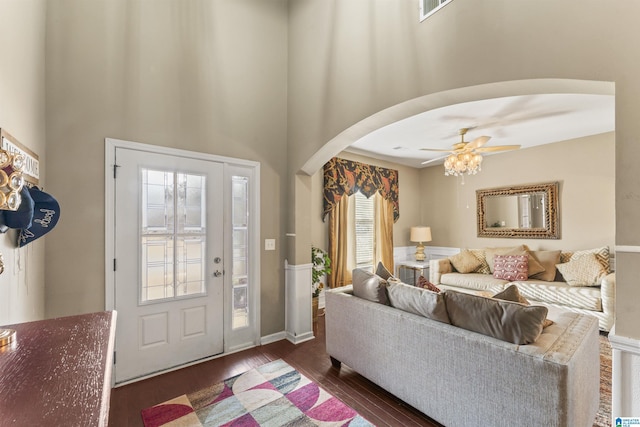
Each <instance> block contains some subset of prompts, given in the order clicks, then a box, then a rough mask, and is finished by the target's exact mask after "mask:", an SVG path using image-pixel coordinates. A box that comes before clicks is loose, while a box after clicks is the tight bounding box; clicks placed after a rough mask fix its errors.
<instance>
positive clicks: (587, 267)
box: [556, 252, 607, 286]
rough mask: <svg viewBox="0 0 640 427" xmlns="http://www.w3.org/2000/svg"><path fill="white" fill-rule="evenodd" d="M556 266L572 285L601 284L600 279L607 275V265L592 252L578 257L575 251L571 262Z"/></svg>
mask: <svg viewBox="0 0 640 427" xmlns="http://www.w3.org/2000/svg"><path fill="white" fill-rule="evenodd" d="M556 267H557V268H558V270H559V271H560V273H561V274H562V277H564V280H565V281H566V282H567V284H569V285H570V286H599V285H600V282H599V281H600V279H601V278H603V277H604V276H606V275H607V271H606V269H605V267H603V266H602V264H601V263H600V262H599V261H598V258H597V257H596V255H595V254H594V253H592V252H588V253H586V254H582V255H579V256H577V257H576V254H575V253H574V254H573V256H572V257H571V260H570V261H569V262H567V263H564V264H558V265H557V266H556Z"/></svg>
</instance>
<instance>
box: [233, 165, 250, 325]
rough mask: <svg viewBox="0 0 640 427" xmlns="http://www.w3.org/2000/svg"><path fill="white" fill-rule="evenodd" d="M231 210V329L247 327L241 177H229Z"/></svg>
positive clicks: (245, 193)
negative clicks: (230, 182)
mask: <svg viewBox="0 0 640 427" xmlns="http://www.w3.org/2000/svg"><path fill="white" fill-rule="evenodd" d="M231 181H232V185H231V192H232V195H231V203H232V205H231V210H232V214H231V217H232V221H233V224H232V225H233V243H232V244H233V259H232V261H231V262H232V266H231V274H232V276H231V283H232V286H233V302H232V304H233V317H232V321H231V328H232V329H237V328H243V327H247V326H249V292H248V286H249V281H248V278H249V274H248V273H249V271H248V259H249V257H248V254H249V251H248V239H249V227H248V224H249V210H248V206H249V179H248V178H247V177H243V176H234V177H232V180H231Z"/></svg>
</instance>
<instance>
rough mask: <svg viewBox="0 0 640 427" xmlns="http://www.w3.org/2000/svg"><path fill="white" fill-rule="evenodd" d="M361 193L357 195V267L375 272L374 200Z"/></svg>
mask: <svg viewBox="0 0 640 427" xmlns="http://www.w3.org/2000/svg"><path fill="white" fill-rule="evenodd" d="M374 197H375V196H371V197H370V198H367V197H366V196H364V195H363V194H362V193H360V192H359V191H358V192H357V193H356V194H355V199H356V209H355V234H356V236H355V242H356V266H357V267H358V268H366V269H370V270H373V251H374V245H375V237H374V236H375V234H374V233H375V230H374V225H375V222H374V209H373V199H374Z"/></svg>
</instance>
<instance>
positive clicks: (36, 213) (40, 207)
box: [18, 187, 60, 247]
mask: <svg viewBox="0 0 640 427" xmlns="http://www.w3.org/2000/svg"><path fill="white" fill-rule="evenodd" d="M29 195H30V196H31V198H32V199H33V204H34V206H33V221H32V223H31V226H30V227H27V228H23V229H22V230H20V234H19V235H18V245H19V246H20V247H22V246H24V245H26V244H27V243H31V242H33V241H34V240H36V239H37V238H39V237H42V236H44V235H45V234H46V233H48V232H49V231H51V230H52V229H53V227H55V226H56V224H57V223H58V219H60V205H59V204H58V202H57V201H56V199H54V198H53V196H51V195H50V194H47V193H45V192H44V191H42V190H40V189H38V188H37V187H32V188H29Z"/></svg>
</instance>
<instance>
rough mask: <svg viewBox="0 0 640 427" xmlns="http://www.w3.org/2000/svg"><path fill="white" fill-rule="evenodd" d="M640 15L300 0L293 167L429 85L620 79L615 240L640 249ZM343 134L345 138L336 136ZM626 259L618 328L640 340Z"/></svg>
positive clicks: (293, 51)
mask: <svg viewBox="0 0 640 427" xmlns="http://www.w3.org/2000/svg"><path fill="white" fill-rule="evenodd" d="M638 15H640V2H634V1H629V0H625V1H621V2H617V3H616V7H610V8H602V5H601V2H598V1H596V0H563V1H561V2H550V1H546V2H542V3H541V2H514V1H508V0H487V1H482V2H478V1H473V0H455V1H453V2H451V3H450V4H449V5H447V6H446V7H444V8H443V9H441V10H440V11H439V12H438V13H436V14H435V15H433V16H432V17H430V18H428V19H427V20H425V21H424V22H421V23H420V22H418V19H417V16H418V9H417V5H416V2H415V1H413V0H401V1H395V2H389V1H386V0H366V1H365V0H354V1H349V2H346V1H345V2H328V1H321V0H298V1H295V2H291V4H290V25H289V31H290V35H289V40H290V50H289V57H290V64H289V81H290V86H289V100H290V102H289V116H288V128H289V141H288V144H289V156H290V173H291V171H294V172H295V171H298V170H300V168H302V167H303V166H304V165H305V162H307V161H308V160H309V159H311V158H312V157H313V156H314V155H315V154H316V153H318V155H319V161H318V162H317V163H319V164H322V163H323V161H326V159H329V158H331V156H333V155H336V154H337V153H339V152H341V151H342V150H343V149H344V147H345V146H346V145H348V143H349V136H350V134H351V133H352V132H350V131H351V130H352V129H354V127H357V126H358V124H359V123H361V121H363V120H364V119H366V118H367V117H370V116H372V115H374V114H376V113H379V112H381V111H386V109H387V108H390V107H392V106H395V105H397V104H399V103H402V102H405V101H408V100H411V99H415V98H419V97H422V96H425V95H429V94H439V93H444V91H447V90H453V89H458V88H466V87H470V86H476V85H483V84H491V83H498V82H509V81H519V80H531V79H548V78H555V79H579V80H594V81H607V82H614V83H615V93H616V134H615V138H616V143H615V147H616V148H615V150H616V186H615V188H616V190H615V209H616V241H615V243H616V244H617V245H628V246H631V247H638V246H640V226H638V225H637V218H638V216H639V214H640V195H639V194H640V193H639V192H638V190H637V188H639V187H640V186H639V185H638V184H639V183H640V173H639V172H638V169H637V168H636V167H635V163H637V160H638V159H639V158H640V144H638V143H637V139H638V135H640V122H639V121H638V120H637V112H638V111H640V98H639V97H638V96H637V94H638V93H640V79H638V78H637V76H638V75H640V57H638V56H637V55H629V52H633V51H635V49H636V46H637V44H638V42H639V41H640V29H638V27H637V25H636V22H635V20H636V18H635V17H637V16H638ZM569 17H570V18H569ZM311 29H312V30H313V31H311ZM531 87H534V86H533V85H532V86H531ZM489 96H491V94H489ZM493 96H496V94H494V95H493ZM446 101H447V99H446V96H444V97H440V98H438V102H440V103H441V104H445V103H446ZM425 108H426V106H425ZM381 121H382V120H381ZM373 129H375V127H373V128H372V129H371V130H373ZM336 137H339V140H340V141H339V142H340V143H344V145H341V144H340V143H338V144H335V145H331V144H327V142H328V141H332V140H333V139H334V138H336ZM327 145H331V146H329V147H327ZM323 147H325V148H324V149H323ZM487 167H488V165H487ZM314 172H315V171H311V174H313V173H314ZM296 194H297V193H296ZM305 202H306V200H303V201H302V202H301V201H299V200H297V199H296V200H293V201H292V203H290V205H289V206H290V209H291V211H294V212H296V215H300V216H301V217H304V215H302V214H300V213H299V212H300V211H304V210H308V209H309V206H308V203H305ZM303 226H304V225H303V224H299V223H296V224H291V225H290V227H292V228H293V229H294V230H298V229H299V228H301V227H303ZM564 231H565V232H566V230H564ZM301 246H303V245H302V244H301V242H296V243H295V246H293V248H294V250H295V251H294V252H289V256H290V257H291V259H292V260H293V262H294V263H296V262H297V260H298V259H300V260H301V261H304V260H307V259H308V256H307V255H306V253H302V252H300V251H299V249H298V248H299V247H301ZM307 262H308V261H307ZM616 268H617V269H618V271H621V270H625V269H629V270H628V271H626V272H625V273H624V274H623V275H622V276H621V277H623V280H619V281H618V288H617V302H616V310H617V322H616V333H617V334H620V335H623V336H629V337H632V338H640V328H637V326H636V325H638V324H640V311H638V310H637V308H636V304H635V301H638V300H640V287H638V286H636V284H635V283H634V282H633V281H628V280H624V279H628V278H630V277H639V276H640V253H628V256H625V257H623V259H618V262H617V265H616Z"/></svg>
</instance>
